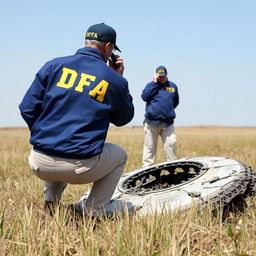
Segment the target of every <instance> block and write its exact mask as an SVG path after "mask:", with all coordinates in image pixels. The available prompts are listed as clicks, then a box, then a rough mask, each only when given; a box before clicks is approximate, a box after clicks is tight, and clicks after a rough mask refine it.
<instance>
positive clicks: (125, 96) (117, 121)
mask: <svg viewBox="0 0 256 256" xmlns="http://www.w3.org/2000/svg"><path fill="white" fill-rule="evenodd" d="M119 89H120V91H119V93H118V95H116V99H114V100H115V103H116V104H115V109H114V111H112V112H111V114H110V122H111V123H112V124H114V125H116V126H123V125H126V124H128V123H129V122H130V121H131V120H132V119H133V116H134V106H133V102H132V101H133V98H132V96H131V94H130V92H129V89H128V82H127V81H126V80H125V83H124V85H123V86H120V87H119Z"/></svg>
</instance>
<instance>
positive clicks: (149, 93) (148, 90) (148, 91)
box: [141, 82, 158, 102]
mask: <svg viewBox="0 0 256 256" xmlns="http://www.w3.org/2000/svg"><path fill="white" fill-rule="evenodd" d="M157 88H158V84H157V83H154V82H150V83H148V84H147V85H146V87H145V88H144V90H143V91H142V94H141V98H142V99H143V100H144V101H146V102H148V101H150V100H151V99H152V97H153V96H154V95H155V93H156V91H157Z"/></svg>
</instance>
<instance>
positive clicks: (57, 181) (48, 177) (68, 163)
mask: <svg viewBox="0 0 256 256" xmlns="http://www.w3.org/2000/svg"><path fill="white" fill-rule="evenodd" d="M28 161H29V164H30V167H31V169H32V171H33V172H34V174H35V175H36V176H37V177H38V178H40V179H42V180H44V181H45V182H44V185H45V189H44V194H45V200H46V201H52V202H59V201H60V199H61V195H62V192H63V190H64V189H65V187H66V186H67V183H71V184H87V183H91V182H93V186H92V188H91V191H90V194H89V196H88V198H87V200H86V203H85V209H84V210H85V211H86V212H89V213H90V214H92V215H97V214H98V213H100V212H102V211H104V209H105V207H106V206H107V204H108V203H109V201H110V199H111V197H112V195H113V193H114V190H115V188H116V185H117V183H118V181H119V179H120V176H121V175H122V172H123V169H124V166H125V163H126V161H127V155H126V152H125V151H124V150H123V149H122V148H121V147H119V146H117V145H114V144H110V143H105V145H104V148H103V152H102V153H101V154H99V155H97V156H94V157H92V158H90V159H83V160H81V159H66V158H59V157H53V156H48V155H44V154H41V153H38V152H35V151H34V150H31V153H30V156H29V158H28Z"/></svg>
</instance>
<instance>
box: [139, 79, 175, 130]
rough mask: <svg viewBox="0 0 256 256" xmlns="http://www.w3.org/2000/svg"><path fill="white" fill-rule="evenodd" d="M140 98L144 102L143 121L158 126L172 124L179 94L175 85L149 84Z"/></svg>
mask: <svg viewBox="0 0 256 256" xmlns="http://www.w3.org/2000/svg"><path fill="white" fill-rule="evenodd" d="M141 98H142V99H143V100H144V101H146V113H145V121H146V122H147V123H149V124H151V125H155V126H158V125H160V123H164V124H166V125H167V126H169V125H171V124H173V122H174V119H175V117H176V113H175V108H176V107H177V106H178V104H179V93H178V88H177V86H176V84H174V83H173V82H171V81H168V82H166V83H164V84H160V83H155V82H150V83H148V84H147V85H146V87H145V89H144V90H143V92H142V95H141Z"/></svg>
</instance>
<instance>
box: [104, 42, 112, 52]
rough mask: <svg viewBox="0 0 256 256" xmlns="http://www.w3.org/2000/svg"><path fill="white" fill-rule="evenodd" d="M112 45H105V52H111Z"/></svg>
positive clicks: (108, 43)
mask: <svg viewBox="0 0 256 256" xmlns="http://www.w3.org/2000/svg"><path fill="white" fill-rule="evenodd" d="M111 45H112V44H111V43H110V42H107V43H106V44H105V46H104V50H105V52H109V50H110V49H111V47H112V46H111Z"/></svg>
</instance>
